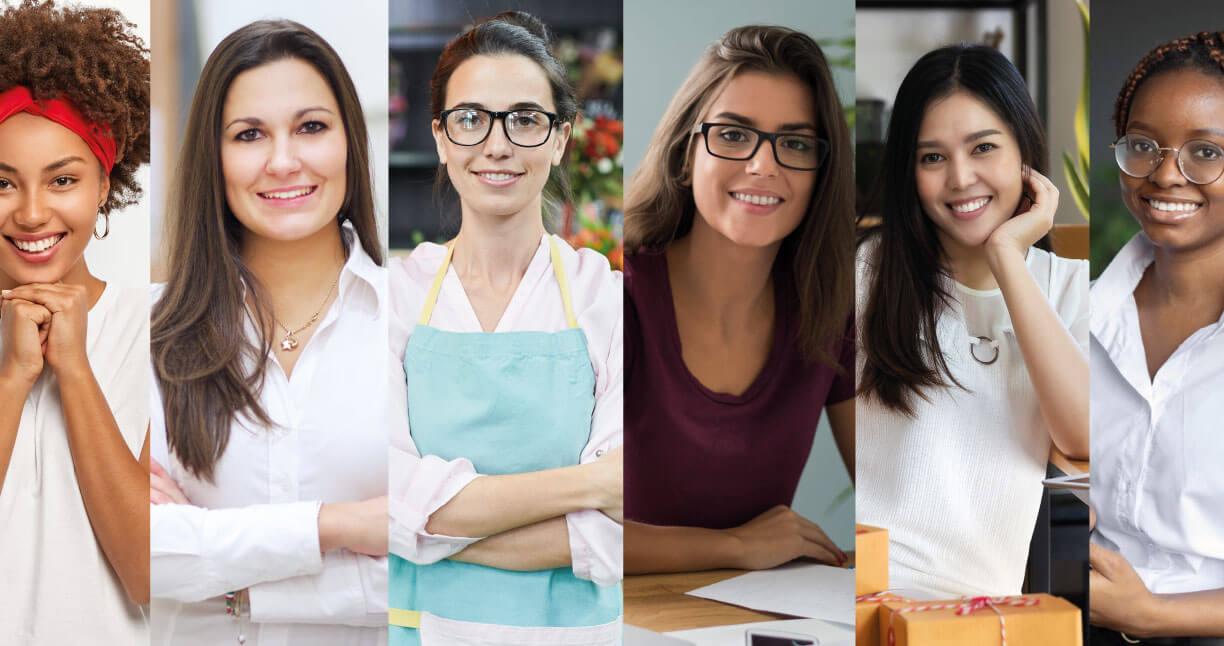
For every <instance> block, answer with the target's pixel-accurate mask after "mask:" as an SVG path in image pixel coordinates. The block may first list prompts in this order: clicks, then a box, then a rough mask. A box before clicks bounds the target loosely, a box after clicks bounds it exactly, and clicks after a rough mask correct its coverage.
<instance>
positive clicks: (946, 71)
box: [858, 45, 1050, 416]
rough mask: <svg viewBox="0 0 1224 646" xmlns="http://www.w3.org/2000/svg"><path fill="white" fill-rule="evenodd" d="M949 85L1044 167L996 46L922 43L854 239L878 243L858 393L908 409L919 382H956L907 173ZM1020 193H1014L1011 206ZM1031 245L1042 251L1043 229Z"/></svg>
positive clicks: (933, 260) (1029, 161) (920, 214)
mask: <svg viewBox="0 0 1224 646" xmlns="http://www.w3.org/2000/svg"><path fill="white" fill-rule="evenodd" d="M957 90H963V91H965V92H968V93H969V94H971V95H973V96H974V97H975V98H977V99H978V100H980V101H982V102H983V103H985V104H986V105H987V106H989V107H990V109H992V110H994V112H995V113H996V114H997V115H998V116H999V118H1000V119H1001V120H1002V121H1003V122H1004V123H1006V124H1007V126H1008V127H1009V128H1010V129H1011V131H1012V134H1013V135H1014V136H1015V138H1016V143H1017V145H1018V146H1019V148H1020V151H1019V152H1020V161H1021V162H1022V163H1023V164H1024V165H1025V166H1028V167H1029V168H1032V169H1033V170H1036V171H1037V172H1039V173H1042V174H1044V173H1045V172H1046V143H1045V133H1044V131H1043V130H1042V127H1041V119H1040V118H1039V117H1038V116H1037V108H1036V106H1034V105H1033V99H1032V98H1031V97H1030V96H1029V94H1028V88H1027V87H1026V86H1025V84H1024V78H1023V77H1021V76H1020V72H1019V71H1018V70H1017V69H1016V67H1015V66H1014V65H1012V64H1011V62H1010V61H1008V60H1007V57H1005V56H1004V55H1003V54H1000V53H999V52H998V51H996V50H994V49H991V48H989V47H983V46H981V45H950V46H948V47H941V48H939V49H936V50H934V51H931V52H928V53H927V54H926V55H924V56H923V57H922V58H920V59H918V62H917V63H915V64H914V67H913V68H912V69H910V71H909V73H908V74H906V76H905V80H903V81H902V82H901V87H900V89H898V90H897V100H896V101H895V103H894V105H893V111H892V121H891V122H890V123H889V124H888V138H887V142H886V143H885V145H884V159H883V164H882V167H881V170H880V180H881V181H882V183H883V186H884V195H883V202H882V214H883V224H882V225H881V226H880V227H878V228H877V229H873V230H870V231H869V232H868V233H867V234H865V235H864V236H863V239H862V240H860V243H865V242H866V241H867V240H876V239H878V241H879V242H878V244H877V245H876V246H875V247H874V249H873V250H872V251H871V253H870V254H869V256H870V257H869V258H868V259H867V263H868V265H869V268H870V270H869V272H868V277H867V284H866V285H861V286H860V287H859V288H860V289H863V290H866V291H867V298H866V305H865V306H864V308H863V313H862V317H861V318H860V320H859V327H860V329H861V330H862V334H861V336H862V352H863V355H864V361H863V372H862V374H861V375H860V377H859V384H858V392H859V394H860V395H863V396H865V397H874V398H875V399H877V400H878V401H879V402H880V403H881V404H883V405H884V406H885V407H886V408H888V409H890V410H893V411H897V412H899V413H902V414H904V415H909V416H912V415H914V410H915V408H914V404H915V398H916V397H919V398H926V397H927V395H926V392H925V391H926V390H927V389H930V388H944V387H948V386H952V385H955V386H960V385H961V384H960V383H959V382H957V381H956V377H955V376H953V375H952V373H951V371H950V370H949V369H948V364H947V361H946V360H945V359H944V353H943V350H942V348H941V347H940V344H939V336H938V334H936V324H937V323H938V320H939V314H940V313H941V312H942V311H943V309H944V308H945V307H947V306H948V304H949V303H950V302H951V300H952V294H951V292H950V291H949V285H950V283H949V282H948V268H947V266H946V263H945V256H944V251H943V246H942V245H941V244H940V241H939V235H938V233H937V230H936V228H935V224H934V223H933V222H932V221H931V218H930V217H928V216H927V214H926V213H925V212H924V211H923V210H922V206H921V205H920V204H919V203H918V183H917V178H916V175H915V174H914V167H915V164H916V163H917V158H918V154H917V148H918V131H919V129H920V128H921V127H922V119H923V117H925V116H926V111H927V107H928V106H930V105H931V104H932V103H933V102H935V101H936V100H938V99H941V98H944V97H946V96H948V95H949V94H952V93H953V92H956V91H957ZM1028 199H1029V198H1027V197H1022V198H1021V205H1022V206H1021V208H1020V209H1019V210H1021V211H1023V210H1024V207H1023V204H1025V203H1026V201H1027V200H1028ZM1028 203H1030V204H1031V202H1028ZM1034 246H1036V247H1038V248H1041V249H1046V250H1049V248H1050V245H1049V239H1048V237H1043V238H1042V239H1041V240H1039V241H1038V242H1037V244H1035V245H1034ZM865 251H867V249H865Z"/></svg>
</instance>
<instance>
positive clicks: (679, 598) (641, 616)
mask: <svg viewBox="0 0 1224 646" xmlns="http://www.w3.org/2000/svg"><path fill="white" fill-rule="evenodd" d="M746 573H747V570H710V571H708V572H684V573H680V574H639V575H635V576H627V577H625V585H624V591H625V623H627V624H631V625H634V626H639V627H641V628H645V629H647V630H653V631H655V632H667V631H671V630H688V629H690V628H708V627H710V626H727V625H730V624H747V623H752V622H755V621H772V620H775V619H789V617H787V616H786V615H777V614H772V613H768V612H759V611H756V610H749V609H747V608H741V607H739V606H731V605H727V604H725V603H720V602H718V601H710V600H709V599H700V598H698V597H692V596H689V595H687V594H685V593H686V592H688V591H690V590H696V589H697V588H700V587H703V586H707V585H710V584H712V583H718V582H719V581H722V580H724V579H730V578H731V577H734V576H739V575H741V574H746Z"/></svg>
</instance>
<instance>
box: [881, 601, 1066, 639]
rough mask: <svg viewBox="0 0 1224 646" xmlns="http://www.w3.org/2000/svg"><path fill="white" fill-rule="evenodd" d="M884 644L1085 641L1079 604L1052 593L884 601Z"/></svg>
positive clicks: (882, 610) (882, 609)
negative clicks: (1076, 604)
mask: <svg viewBox="0 0 1224 646" xmlns="http://www.w3.org/2000/svg"><path fill="white" fill-rule="evenodd" d="M879 622H880V623H879V625H880V632H879V639H878V642H877V643H879V644H880V646H934V645H935V644H938V645H939V646H1083V633H1082V632H1081V622H1080V609H1079V608H1077V607H1076V606H1075V605H1074V604H1072V603H1071V602H1069V601H1067V600H1066V599H1061V598H1059V597H1055V596H1052V595H1048V594H1027V595H1021V596H1015V597H974V598H967V599H950V600H944V601H918V602H904V601H884V602H882V603H881V604H880V612H879Z"/></svg>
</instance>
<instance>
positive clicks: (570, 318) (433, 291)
mask: <svg viewBox="0 0 1224 646" xmlns="http://www.w3.org/2000/svg"><path fill="white" fill-rule="evenodd" d="M548 251H549V258H550V259H551V261H552V267H553V274H554V275H555V276H556V277H557V285H558V287H559V288H560V290H561V304H562V306H564V307H565V324H566V326H568V327H570V328H577V327H578V318H577V317H576V316H574V302H573V299H571V298H570V287H569V276H568V275H567V274H566V273H565V265H564V264H563V263H562V262H561V250H560V249H559V248H558V247H557V239H556V238H554V237H552V236H551V235H550V236H548ZM454 253H455V245H454V244H453V243H452V244H449V245H447V247H446V257H444V258H443V259H442V266H440V267H438V273H437V275H435V276H434V280H433V284H432V285H430V287H429V293H428V294H426V295H425V304H424V305H423V306H422V307H421V317H420V318H419V319H418V320H417V323H418V324H419V325H429V319H430V318H432V317H433V310H434V305H437V303H438V294H439V292H441V291H442V281H443V280H444V279H445V278H446V271H447V270H448V269H450V262H451V256H452V255H454Z"/></svg>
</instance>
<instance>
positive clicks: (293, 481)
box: [150, 236, 390, 646]
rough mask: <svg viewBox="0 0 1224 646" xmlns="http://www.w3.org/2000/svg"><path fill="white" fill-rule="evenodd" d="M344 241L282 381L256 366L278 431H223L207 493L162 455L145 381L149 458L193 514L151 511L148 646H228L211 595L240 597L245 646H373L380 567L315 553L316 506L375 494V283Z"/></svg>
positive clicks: (274, 366)
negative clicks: (336, 275) (336, 280)
mask: <svg viewBox="0 0 1224 646" xmlns="http://www.w3.org/2000/svg"><path fill="white" fill-rule="evenodd" d="M353 238H354V240H353V244H352V246H351V251H350V253H349V259H348V261H347V262H346V263H345V266H344V269H343V270H342V272H341V275H340V284H339V292H338V296H337V298H336V300H335V301H334V302H333V304H332V305H331V307H330V308H329V309H328V310H327V313H326V314H325V315H324V316H323V318H322V320H321V321H320V322H319V323H318V328H317V329H316V330H315V333H314V336H313V337H311V338H310V340H309V341H308V342H307V343H305V344H304V345H303V346H302V347H300V348H298V350H297V352H299V353H301V354H300V356H299V357H298V360H297V364H296V365H295V366H294V369H293V375H292V377H291V378H289V379H286V378H285V373H284V371H283V370H282V369H281V367H280V364H279V363H278V362H277V360H276V358H275V356H274V355H271V354H270V355H269V356H268V359H267V361H268V367H267V373H266V374H267V377H266V380H265V382H264V387H263V390H262V391H261V392H260V393H259V401H260V403H261V404H262V405H263V406H264V410H265V411H267V413H268V415H269V416H271V418H272V419H273V420H274V421H275V422H276V423H277V425H278V427H276V428H264V427H261V426H259V425H257V424H254V423H251V422H249V421H247V420H241V421H238V422H235V423H234V424H233V426H232V427H231V428H232V430H231V433H230V438H229V445H228V446H227V447H226V450H225V454H224V455H222V456H221V459H220V460H218V461H217V464H216V469H215V471H214V475H215V482H214V483H209V482H206V481H202V480H200V479H199V478H196V477H194V476H192V475H191V474H189V473H188V472H187V471H186V469H184V468H183V466H182V465H181V464H180V463H179V462H178V460H177V459H175V458H174V457H173V456H172V455H170V453H169V450H168V448H167V441H166V427H165V419H164V411H163V410H162V406H161V396H160V393H159V392H158V390H157V388H156V382H154V386H155V387H154V388H153V389H151V392H153V415H152V418H153V421H152V440H151V453H152V456H153V459H155V460H157V461H158V462H160V463H161V464H162V465H163V466H165V467H166V470H167V471H168V472H169V474H170V476H171V477H172V478H174V480H175V481H176V482H177V483H178V485H179V487H181V488H182V490H183V493H185V494H186V495H187V498H188V499H189V500H191V502H192V503H193V504H192V505H190V506H189V505H153V506H152V512H151V518H150V520H151V523H150V525H151V527H150V529H151V533H152V537H151V559H152V560H151V566H152V573H151V574H152V582H151V586H150V587H151V592H152V595H153V597H154V600H153V604H152V612H153V617H152V624H153V640H152V643H153V644H174V645H175V646H184V645H187V646H190V645H192V644H199V645H201V646H204V645H207V646H216V645H217V644H235V643H237V636H238V630H239V626H238V624H237V623H236V622H235V621H234V619H233V618H231V617H228V616H226V614H225V601H224V598H223V595H224V594H225V593H226V592H230V591H236V590H241V589H243V588H249V590H250V599H251V618H250V621H248V622H247V625H246V629H245V633H246V636H247V641H246V643H247V645H248V646H288V645H290V644H292V645H293V646H314V645H317V646H324V645H326V646H333V645H334V644H346V645H365V644H386V641H387V614H386V612H387V562H386V557H381V558H372V557H368V556H361V555H357V554H354V553H352V552H348V551H346V550H337V551H332V552H328V553H327V554H326V555H320V552H319V533H318V511H319V507H320V505H321V504H322V503H332V502H345V501H357V500H365V499H368V498H373V497H376V496H380V495H384V494H386V491H387V429H388V428H389V427H390V422H389V419H388V413H389V409H390V407H389V406H387V405H386V402H387V392H386V389H385V387H384V378H383V376H382V375H383V374H384V370H380V369H378V364H379V362H380V361H382V360H383V357H384V356H385V350H384V349H383V348H385V345H384V344H385V341H384V340H385V339H386V335H387V323H386V321H387V316H386V313H387V310H386V304H385V294H386V291H385V290H386V271H385V270H384V269H383V268H381V267H378V266H377V265H375V264H374V262H373V261H371V260H370V257H369V256H367V255H366V254H365V252H364V251H363V250H362V248H361V245H360V244H358V243H357V241H356V239H355V238H356V237H355V236H353ZM250 333H251V334H252V336H254V333H255V331H254V327H253V326H252V327H251V328H250Z"/></svg>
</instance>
